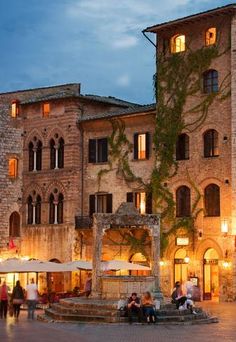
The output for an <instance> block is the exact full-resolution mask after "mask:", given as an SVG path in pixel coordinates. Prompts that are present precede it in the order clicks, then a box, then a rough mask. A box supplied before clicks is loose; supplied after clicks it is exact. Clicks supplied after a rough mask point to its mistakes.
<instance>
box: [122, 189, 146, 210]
mask: <svg viewBox="0 0 236 342" xmlns="http://www.w3.org/2000/svg"><path fill="white" fill-rule="evenodd" d="M126 196H127V197H126V199H127V202H134V205H135V207H136V208H137V209H138V210H139V212H140V214H152V194H151V193H147V192H127V194H126Z"/></svg>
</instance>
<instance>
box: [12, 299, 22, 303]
mask: <svg viewBox="0 0 236 342" xmlns="http://www.w3.org/2000/svg"><path fill="white" fill-rule="evenodd" d="M12 303H13V304H23V303H24V300H23V299H21V298H14V299H13V301H12Z"/></svg>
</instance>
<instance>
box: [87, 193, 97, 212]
mask: <svg viewBox="0 0 236 342" xmlns="http://www.w3.org/2000/svg"><path fill="white" fill-rule="evenodd" d="M95 212H96V210H95V195H89V215H90V216H92V215H93V214H94V213H95Z"/></svg>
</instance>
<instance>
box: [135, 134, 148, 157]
mask: <svg viewBox="0 0 236 342" xmlns="http://www.w3.org/2000/svg"><path fill="white" fill-rule="evenodd" d="M134 159H136V160H137V159H138V160H140V159H149V132H147V133H135V134H134Z"/></svg>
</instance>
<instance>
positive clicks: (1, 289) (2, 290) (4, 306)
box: [0, 280, 10, 318]
mask: <svg viewBox="0 0 236 342" xmlns="http://www.w3.org/2000/svg"><path fill="white" fill-rule="evenodd" d="M9 291H10V289H9V287H8V286H7V284H6V281H5V280H4V281H3V283H2V286H0V302H1V305H0V318H3V317H4V318H7V310H8V301H9V294H8V292H9Z"/></svg>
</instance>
